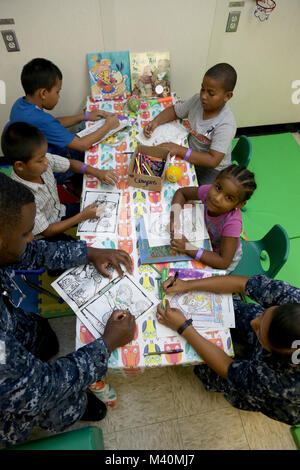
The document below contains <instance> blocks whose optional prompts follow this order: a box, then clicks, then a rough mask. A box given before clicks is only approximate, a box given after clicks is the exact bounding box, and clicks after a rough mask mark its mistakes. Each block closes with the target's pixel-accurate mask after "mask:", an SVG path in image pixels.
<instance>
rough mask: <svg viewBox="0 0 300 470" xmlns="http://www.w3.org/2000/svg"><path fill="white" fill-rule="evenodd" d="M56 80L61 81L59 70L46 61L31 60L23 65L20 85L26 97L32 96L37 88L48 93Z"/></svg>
mask: <svg viewBox="0 0 300 470" xmlns="http://www.w3.org/2000/svg"><path fill="white" fill-rule="evenodd" d="M58 80H62V73H61V71H60V70H59V68H58V67H57V66H56V65H55V64H53V63H52V62H51V61H50V60H47V59H39V58H37V59H32V60H31V61H30V62H28V64H26V65H24V67H23V70H22V73H21V83H22V86H23V88H24V91H25V93H26V95H33V94H34V92H35V91H36V90H38V89H39V88H46V90H47V91H50V90H51V89H52V88H53V87H54V85H56V83H57V81H58Z"/></svg>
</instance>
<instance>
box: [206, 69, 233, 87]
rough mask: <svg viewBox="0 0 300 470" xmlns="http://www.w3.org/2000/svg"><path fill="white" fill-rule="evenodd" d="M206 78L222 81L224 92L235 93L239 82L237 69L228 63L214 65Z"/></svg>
mask: <svg viewBox="0 0 300 470" xmlns="http://www.w3.org/2000/svg"><path fill="white" fill-rule="evenodd" d="M205 76H208V77H211V78H214V79H215V80H220V81H222V87H223V89H224V91H233V90H234V87H235V84H236V80H237V74H236V71H235V69H234V68H233V67H232V65H229V64H226V63H220V64H216V65H214V66H213V67H211V68H210V69H208V70H207V72H206V73H205Z"/></svg>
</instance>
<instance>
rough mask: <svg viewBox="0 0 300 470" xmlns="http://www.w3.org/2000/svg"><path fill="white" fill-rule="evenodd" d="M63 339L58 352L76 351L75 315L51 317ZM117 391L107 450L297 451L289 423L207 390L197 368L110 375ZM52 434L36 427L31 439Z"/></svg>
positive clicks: (105, 425)
mask: <svg viewBox="0 0 300 470" xmlns="http://www.w3.org/2000/svg"><path fill="white" fill-rule="evenodd" d="M51 326H52V327H53V328H54V329H55V331H56V333H57V335H58V337H59V340H60V345H61V347H60V351H59V356H61V355H64V354H67V353H68V352H71V351H73V349H74V338H75V317H62V318H57V319H53V320H51ZM106 381H107V382H109V383H110V384H111V385H112V386H113V387H114V388H115V390H116V392H117V395H118V399H117V404H116V406H115V407H114V408H109V409H108V412H107V416H106V418H105V419H104V420H103V421H100V422H99V423H83V422H78V423H76V424H75V425H73V426H72V427H71V428H69V430H71V429H77V428H79V427H83V426H87V425H89V424H91V425H94V426H95V425H96V426H100V427H101V429H102V432H103V436H104V445H105V449H107V450H109V449H113V450H122V449H129V450H140V449H143V450H217V449H226V450H235V449H238V450H249V449H257V450H258V449H259V450H260V449H263V450H267V449H268V450H274V449H277V450H281V449H285V450H287V449H291V450H295V449H296V446H295V444H294V441H293V439H292V436H291V434H290V430H289V426H288V425H285V424H282V423H279V422H276V421H274V420H272V419H269V418H267V417H266V416H264V415H262V414H261V413H252V412H247V411H240V410H237V409H235V408H233V407H232V406H231V405H230V404H229V403H228V402H227V401H226V400H225V399H224V398H223V397H222V395H221V394H219V393H208V392H206V391H205V390H204V387H203V385H202V384H201V382H200V381H199V380H198V379H197V377H196V376H195V375H194V373H193V368H192V367H181V366H175V367H161V368H155V369H151V370H146V371H145V372H144V373H143V374H141V375H139V376H137V377H120V376H118V375H114V374H111V373H110V374H108V375H107V377H106ZM46 435H48V433H46V432H44V431H41V430H39V429H35V431H34V433H33V434H32V436H31V438H32V439H33V438H34V439H37V438H39V437H43V436H46Z"/></svg>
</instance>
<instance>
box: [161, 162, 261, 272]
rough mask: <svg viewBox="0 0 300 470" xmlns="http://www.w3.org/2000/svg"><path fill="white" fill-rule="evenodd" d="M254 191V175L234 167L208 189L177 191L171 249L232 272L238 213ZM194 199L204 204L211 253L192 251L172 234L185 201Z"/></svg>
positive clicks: (238, 231) (237, 255) (236, 255)
mask: <svg viewBox="0 0 300 470" xmlns="http://www.w3.org/2000/svg"><path fill="white" fill-rule="evenodd" d="M255 189H256V183H255V179H254V174H253V173H251V172H250V171H248V170H247V169H246V168H245V167H244V166H238V165H230V166H229V167H227V168H225V169H224V170H222V171H221V172H220V173H219V175H218V176H217V178H216V179H215V181H214V182H213V184H211V185H203V186H200V187H199V188H196V187H195V188H194V187H189V188H180V189H178V190H177V191H176V193H175V194H174V197H173V199H172V207H171V219H170V232H171V247H172V248H173V249H175V250H176V251H179V252H181V253H187V254H188V255H190V256H192V257H193V258H196V259H197V260H200V261H201V262H202V263H204V264H206V265H208V266H211V267H212V268H215V269H227V271H228V272H230V271H233V269H234V268H235V267H236V265H237V264H238V262H239V260H240V259H241V257H242V247H241V242H240V234H241V230H242V214H241V211H240V209H241V207H243V206H244V205H245V204H246V201H247V200H248V199H249V198H250V197H251V196H252V194H253V192H254V190H255ZM197 199H199V200H201V201H202V202H203V204H204V220H205V224H206V227H207V230H208V233H209V236H210V240H211V243H212V248H213V251H207V250H203V249H202V248H201V249H198V248H196V247H193V246H191V244H189V242H188V240H187V239H186V238H185V237H184V236H181V235H179V234H178V233H176V232H177V230H176V227H177V226H178V221H179V212H180V210H181V209H182V208H183V206H184V204H186V203H187V202H188V201H192V200H197ZM176 205H177V206H176ZM178 205H179V206H178Z"/></svg>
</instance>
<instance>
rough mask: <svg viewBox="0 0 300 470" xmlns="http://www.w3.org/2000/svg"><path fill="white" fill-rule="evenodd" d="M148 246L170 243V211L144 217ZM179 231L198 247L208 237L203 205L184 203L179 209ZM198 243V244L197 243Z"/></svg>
mask: <svg viewBox="0 0 300 470" xmlns="http://www.w3.org/2000/svg"><path fill="white" fill-rule="evenodd" d="M144 222H145V226H146V232H147V239H148V243H149V247H151V248H152V247H154V246H162V245H170V243H171V238H170V213H168V212H167V210H166V209H165V210H163V212H157V213H150V214H148V217H144ZM178 231H179V233H181V234H183V235H184V236H185V237H186V238H187V240H188V241H189V242H191V244H192V245H194V246H196V247H197V248H200V245H201V246H202V240H204V239H205V238H209V235H208V232H207V229H206V226H205V221H204V206H203V204H200V203H199V202H197V201H196V202H195V205H191V204H189V205H185V207H184V208H183V209H182V210H181V211H180V227H179V230H178ZM199 243H200V244H199Z"/></svg>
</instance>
